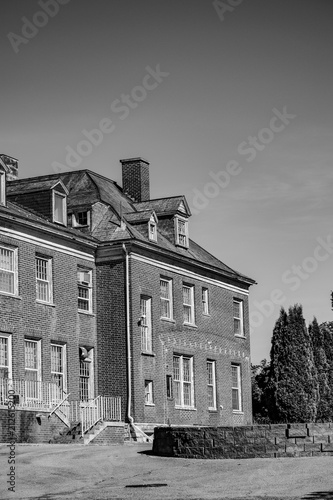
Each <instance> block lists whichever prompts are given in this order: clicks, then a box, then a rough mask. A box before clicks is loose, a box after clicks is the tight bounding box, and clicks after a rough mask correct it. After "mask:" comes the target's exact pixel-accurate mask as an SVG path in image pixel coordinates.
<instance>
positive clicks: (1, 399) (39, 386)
mask: <svg viewBox="0 0 333 500" xmlns="http://www.w3.org/2000/svg"><path fill="white" fill-rule="evenodd" d="M8 391H11V392H10V393H9V392H8ZM12 391H13V392H12ZM14 394H15V395H16V398H17V397H18V400H16V398H15V405H16V406H17V407H18V408H31V409H49V408H52V407H53V406H55V405H57V404H59V403H60V402H61V401H62V400H63V399H64V397H65V396H66V394H65V393H64V391H63V390H62V389H61V388H60V387H59V386H58V385H57V384H52V383H47V382H38V381H36V380H11V379H0V404H1V405H3V404H7V403H8V400H9V398H8V396H9V395H10V396H12V395H14Z"/></svg>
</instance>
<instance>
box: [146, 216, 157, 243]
mask: <svg viewBox="0 0 333 500" xmlns="http://www.w3.org/2000/svg"><path fill="white" fill-rule="evenodd" d="M148 237H149V239H150V241H157V224H156V222H155V220H154V219H150V221H149V222H148Z"/></svg>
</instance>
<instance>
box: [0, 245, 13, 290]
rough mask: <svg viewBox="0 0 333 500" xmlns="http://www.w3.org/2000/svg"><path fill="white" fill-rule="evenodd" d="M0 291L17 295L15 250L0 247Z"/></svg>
mask: <svg viewBox="0 0 333 500" xmlns="http://www.w3.org/2000/svg"><path fill="white" fill-rule="evenodd" d="M0 292H3V293H9V294H11V295H17V250H16V249H15V250H13V249H10V248H6V247H0Z"/></svg>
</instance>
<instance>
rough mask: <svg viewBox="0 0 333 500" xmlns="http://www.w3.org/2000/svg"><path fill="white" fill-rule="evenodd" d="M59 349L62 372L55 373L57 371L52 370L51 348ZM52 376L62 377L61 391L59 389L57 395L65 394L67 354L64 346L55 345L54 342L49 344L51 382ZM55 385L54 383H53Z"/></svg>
mask: <svg viewBox="0 0 333 500" xmlns="http://www.w3.org/2000/svg"><path fill="white" fill-rule="evenodd" d="M54 347H56V348H58V349H59V348H60V349H61V350H60V352H61V355H60V356H61V367H62V371H57V370H54V369H53V370H52V368H53V367H52V348H54ZM52 375H55V376H59V375H61V376H62V389H61V388H60V390H59V393H61V395H62V391H63V392H67V352H66V344H57V343H56V342H51V380H52ZM53 383H54V384H56V382H55V381H54V382H53Z"/></svg>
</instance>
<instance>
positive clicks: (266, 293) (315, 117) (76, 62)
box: [0, 0, 333, 363]
mask: <svg viewBox="0 0 333 500" xmlns="http://www.w3.org/2000/svg"><path fill="white" fill-rule="evenodd" d="M223 4H224V5H223ZM42 5H43V6H44V10H43V8H42ZM47 12H48V13H47ZM0 18H1V26H0V30H1V43H0V56H1V62H2V68H1V90H2V92H1V113H2V120H1V122H0V127H1V130H0V132H1V135H0V137H1V139H0V141H1V147H0V152H2V153H6V154H9V155H11V156H14V157H16V158H18V159H19V160H20V163H19V168H20V177H29V176H35V175H41V174H49V173H53V172H54V171H64V170H71V169H72V168H89V169H91V170H94V171H96V172H99V173H101V174H103V175H106V176H108V177H110V178H112V179H114V180H116V181H117V182H119V184H121V171H120V163H119V160H120V159H121V158H129V157H134V156H135V157H136V156H142V157H143V158H145V159H147V160H148V161H149V162H150V164H151V194H152V197H156V198H157V197H161V196H169V195H170V196H171V195H178V194H185V195H186V197H187V200H188V202H189V204H190V207H191V208H192V211H193V213H195V215H193V217H192V218H191V220H190V236H191V237H192V239H194V240H195V241H196V242H198V243H199V244H201V245H202V246H204V247H205V248H206V249H207V250H209V251H210V252H211V253H212V254H214V255H215V256H217V257H218V258H220V259H221V260H222V261H223V262H225V263H226V264H228V265H229V266H231V267H233V268H235V269H236V270H238V271H240V272H242V273H244V274H246V275H248V276H250V277H252V278H254V279H255V280H256V281H257V282H258V284H257V285H255V286H253V287H252V288H251V294H250V297H251V300H250V306H251V324H252V334H251V338H252V340H251V342H252V361H253V362H255V363H256V362H259V361H260V360H261V359H263V358H264V357H266V358H268V357H269V350H270V339H271V334H272V329H273V326H274V323H275V321H276V319H277V317H278V315H279V309H280V305H281V304H282V305H283V306H285V307H289V305H293V304H294V303H300V304H302V305H303V311H304V315H305V318H306V320H307V322H309V321H311V320H312V318H313V316H314V315H315V316H317V319H318V321H320V322H322V321H331V320H333V313H332V311H331V303H330V290H331V289H332V288H333V279H332V278H333V272H332V270H333V229H332V216H333V196H332V187H333V170H332V164H333V135H332V132H333V113H332V111H333V110H332V108H333V104H332V88H333V70H332V60H333V57H332V52H333V30H332V19H333V2H332V1H331V0H316V1H314V0H244V1H242V0H223V1H222V0H220V1H219V3H218V2H216V5H215V6H214V3H213V1H210V0H94V1H92V0H58V2H56V1H55V0H39V1H35V0H2V2H1V3H0ZM36 25H37V26H36ZM281 115H282V118H281ZM111 122H112V123H111ZM97 128H100V129H102V132H97V133H96V131H95V132H94V133H93V135H90V132H91V131H92V130H93V129H97ZM84 131H85V132H84ZM82 141H85V142H84V143H83V142H82ZM89 141H90V142H89ZM92 142H94V144H92ZM73 151H76V156H75V157H74V155H73ZM78 151H79V153H78ZM330 235H332V240H331V236H330Z"/></svg>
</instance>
